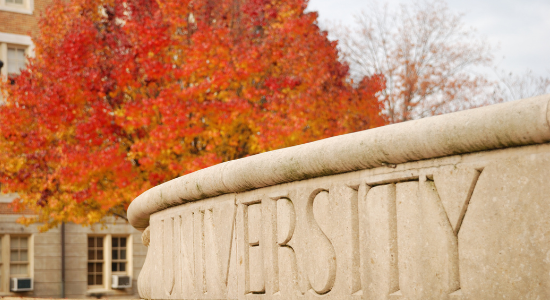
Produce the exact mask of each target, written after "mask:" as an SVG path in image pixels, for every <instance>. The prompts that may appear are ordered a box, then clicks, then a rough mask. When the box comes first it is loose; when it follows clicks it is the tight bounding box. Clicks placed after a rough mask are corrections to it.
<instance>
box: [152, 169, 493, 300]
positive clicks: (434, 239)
mask: <svg viewBox="0 0 550 300" xmlns="http://www.w3.org/2000/svg"><path fill="white" fill-rule="evenodd" d="M483 172H484V171H483V167H479V166H478V167H473V166H458V165H447V166H441V167H432V168H426V169H420V170H409V171H400V172H394V173H389V174H381V175H377V176H362V175H361V174H363V173H361V172H354V173H348V174H343V175H333V176H328V177H321V178H315V179H311V180H306V181H301V182H291V183H287V184H281V185H277V186H272V187H267V188H261V189H257V190H253V191H249V192H243V193H232V194H226V195H222V196H218V197H214V198H210V199H206V200H201V201H197V202H189V203H187V204H183V205H180V206H177V207H173V208H169V209H166V210H163V211H160V212H158V213H155V214H153V215H152V216H151V220H150V229H151V246H150V250H149V251H150V253H149V255H151V256H152V257H153V258H154V260H155V263H154V266H152V268H153V270H151V274H152V275H151V276H154V277H156V278H157V279H155V281H156V282H160V283H161V284H158V285H157V284H155V285H153V286H151V296H152V298H154V299H162V298H165V299H166V298H177V299H221V298H223V299H226V298H230V299H231V298H232V299H237V298H255V297H260V298H280V299H306V298H311V299H313V298H337V299H342V298H343V297H345V298H346V299H348V298H349V299H409V298H415V299H460V298H461V281H460V278H461V276H460V272H461V268H460V266H459V238H458V234H459V232H460V230H461V227H463V226H461V225H462V223H463V220H464V223H466V222H467V217H466V218H465V216H467V215H468V213H467V209H468V203H469V201H470V198H471V197H472V194H475V192H476V190H477V188H476V183H477V182H478V178H480V174H482V173H483ZM354 174H355V175H354ZM481 176H483V175H481ZM357 178H359V179H357ZM160 276H162V280H160V278H158V277H160ZM404 295H406V297H405V296H404Z"/></svg>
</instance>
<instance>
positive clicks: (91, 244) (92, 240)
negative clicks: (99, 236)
mask: <svg viewBox="0 0 550 300" xmlns="http://www.w3.org/2000/svg"><path fill="white" fill-rule="evenodd" d="M93 247H95V238H93V237H89V238H88V248H93Z"/></svg>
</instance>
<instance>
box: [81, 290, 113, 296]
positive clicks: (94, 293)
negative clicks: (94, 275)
mask: <svg viewBox="0 0 550 300" xmlns="http://www.w3.org/2000/svg"><path fill="white" fill-rule="evenodd" d="M114 294H115V291H113V290H108V289H105V288H92V289H89V290H87V291H86V296H91V297H101V296H111V295H114Z"/></svg>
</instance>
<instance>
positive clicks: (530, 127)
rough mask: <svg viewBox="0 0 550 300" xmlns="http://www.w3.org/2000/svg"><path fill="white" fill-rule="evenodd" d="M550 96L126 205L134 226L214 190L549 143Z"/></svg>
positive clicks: (294, 154) (367, 135) (328, 145)
mask: <svg viewBox="0 0 550 300" xmlns="http://www.w3.org/2000/svg"><path fill="white" fill-rule="evenodd" d="M549 101H550V94H548V95H542V96H538V97H533V98H529V99H523V100H517V101H512V102H508V103H503V104H497V105H491V106H487V107H482V108H477V109H472V110H467V111H461V112H456V113H452V114H446V115H441V116H436V117H430V118H425V119H420V120H415V121H409V122H404V123H399V124H393V125H389V126H384V127H379V128H374V129H369V130H365V131H361V132H355V133H350V134H345V135H341V136H336V137H332V138H327V139H324V140H319V141H316V142H312V143H308V144H303V145H299V146H295V147H290V148H285V149H280V150H275V151H270V152H265V153H261V154H258V155H254V156H250V157H246V158H242V159H237V160H233V161H229V162H225V163H221V164H218V165H215V166H212V167H209V168H206V169H202V170H199V171H196V172H194V173H191V174H188V175H185V176H181V177H178V178H175V179H173V180H170V181H168V182H165V183H163V184H161V185H158V186H156V187H153V188H151V189H149V190H147V191H145V192H144V193H143V194H141V195H140V196H138V197H137V198H136V199H135V200H134V201H133V202H132V203H131V204H130V207H129V208H128V219H129V221H130V223H131V224H132V225H133V226H134V227H135V228H137V229H140V230H143V229H145V228H146V227H147V226H148V225H149V216H150V215H151V214H153V213H155V212H158V211H161V210H163V209H165V208H167V207H172V206H175V205H180V204H183V203H186V202H189V201H196V200H201V199H205V198H208V197H213V196H217V195H221V194H227V193H234V192H242V191H246V190H251V189H256V188H261V187H266V186H272V185H276V184H280V183H285V182H291V181H298V180H303V179H308V178H314V177H320V176H327V175H333V174H338V173H345V172H350V171H357V170H362V169H370V168H376V167H381V166H384V165H388V164H400V163H405V162H411V161H418V160H423V159H431V158H436V157H443V156H448V155H455V154H464V153H471V152H478V151H485V150H493V149H501V148H508V147H516V146H522V145H529V144H539V143H545V142H549V141H550V109H549Z"/></svg>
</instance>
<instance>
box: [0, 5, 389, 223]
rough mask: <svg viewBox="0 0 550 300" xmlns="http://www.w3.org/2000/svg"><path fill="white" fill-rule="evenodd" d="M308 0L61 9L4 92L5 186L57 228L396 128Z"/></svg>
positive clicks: (0, 139) (375, 86)
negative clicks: (292, 153) (298, 152)
mask: <svg viewBox="0 0 550 300" xmlns="http://www.w3.org/2000/svg"><path fill="white" fill-rule="evenodd" d="M306 4H307V1H305V0H298V1H279V0H220V1H211V0H191V1H190V0H186V1H175V0H166V1H153V0H127V1H115V0H74V1H61V0H58V1H55V2H54V4H53V5H52V6H51V7H50V8H49V9H48V10H47V12H46V13H45V15H44V16H43V18H42V19H41V21H40V34H39V35H38V36H36V37H34V41H35V44H36V48H35V53H36V56H35V58H32V59H30V60H29V64H28V68H27V69H26V70H24V71H22V72H21V74H20V75H19V76H17V77H15V78H13V80H14V84H13V85H10V84H6V83H4V85H3V86H2V87H1V88H2V91H3V93H4V95H3V97H4V99H5V100H6V103H5V105H3V106H1V107H0V131H1V132H0V182H1V183H2V186H3V191H4V192H17V193H18V194H19V196H20V199H19V200H18V201H16V202H15V205H16V208H23V207H29V208H32V209H34V210H35V211H37V212H38V216H37V217H36V218H31V219H24V220H23V221H24V222H34V221H40V222H44V223H45V225H44V229H47V228H49V227H52V226H55V225H56V224H58V223H59V222H62V221H70V222H76V223H81V224H91V223H94V222H98V221H100V220H102V218H103V217H104V216H106V215H118V216H122V217H124V211H125V208H126V207H127V206H128V204H129V203H130V201H131V200H132V199H133V198H134V197H136V196H137V195H139V194H140V193H141V192H143V191H144V190H146V189H148V188H150V187H152V186H154V185H157V184H160V183H162V182H165V181H167V180H170V179H173V178H175V177H178V176H181V175H184V174H186V173H189V172H193V171H196V170H198V169H201V168H204V167H208V166H211V165H213V164H217V163H220V162H224V161H228V160H232V159H236V158H241V157H245V156H248V155H253V154H256V153H260V152H263V151H268V150H273V149H277V148H281V147H288V146H293V145H297V144H300V143H304V142H309V141H313V140H317V139H321V138H325V137H330V136H333V135H338V134H343V133H347V132H351V131H356V130H362V129H368V128H371V127H374V126H379V125H381V124H383V122H384V120H383V119H382V117H381V116H380V105H379V102H378V100H377V98H376V96H375V94H376V93H377V92H378V91H380V90H381V89H382V87H383V84H384V81H383V78H382V77H380V76H377V75H373V74H371V75H369V76H366V77H364V78H361V79H360V80H358V81H356V82H358V84H355V85H353V86H352V85H351V83H350V82H351V81H350V80H349V76H348V75H349V74H348V67H347V65H346V64H343V63H340V62H339V61H338V51H337V49H336V43H335V42H330V41H329V40H328V39H327V37H326V33H325V32H322V31H321V30H319V28H318V26H317V15H316V14H315V13H305V12H304V9H305V8H306Z"/></svg>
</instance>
